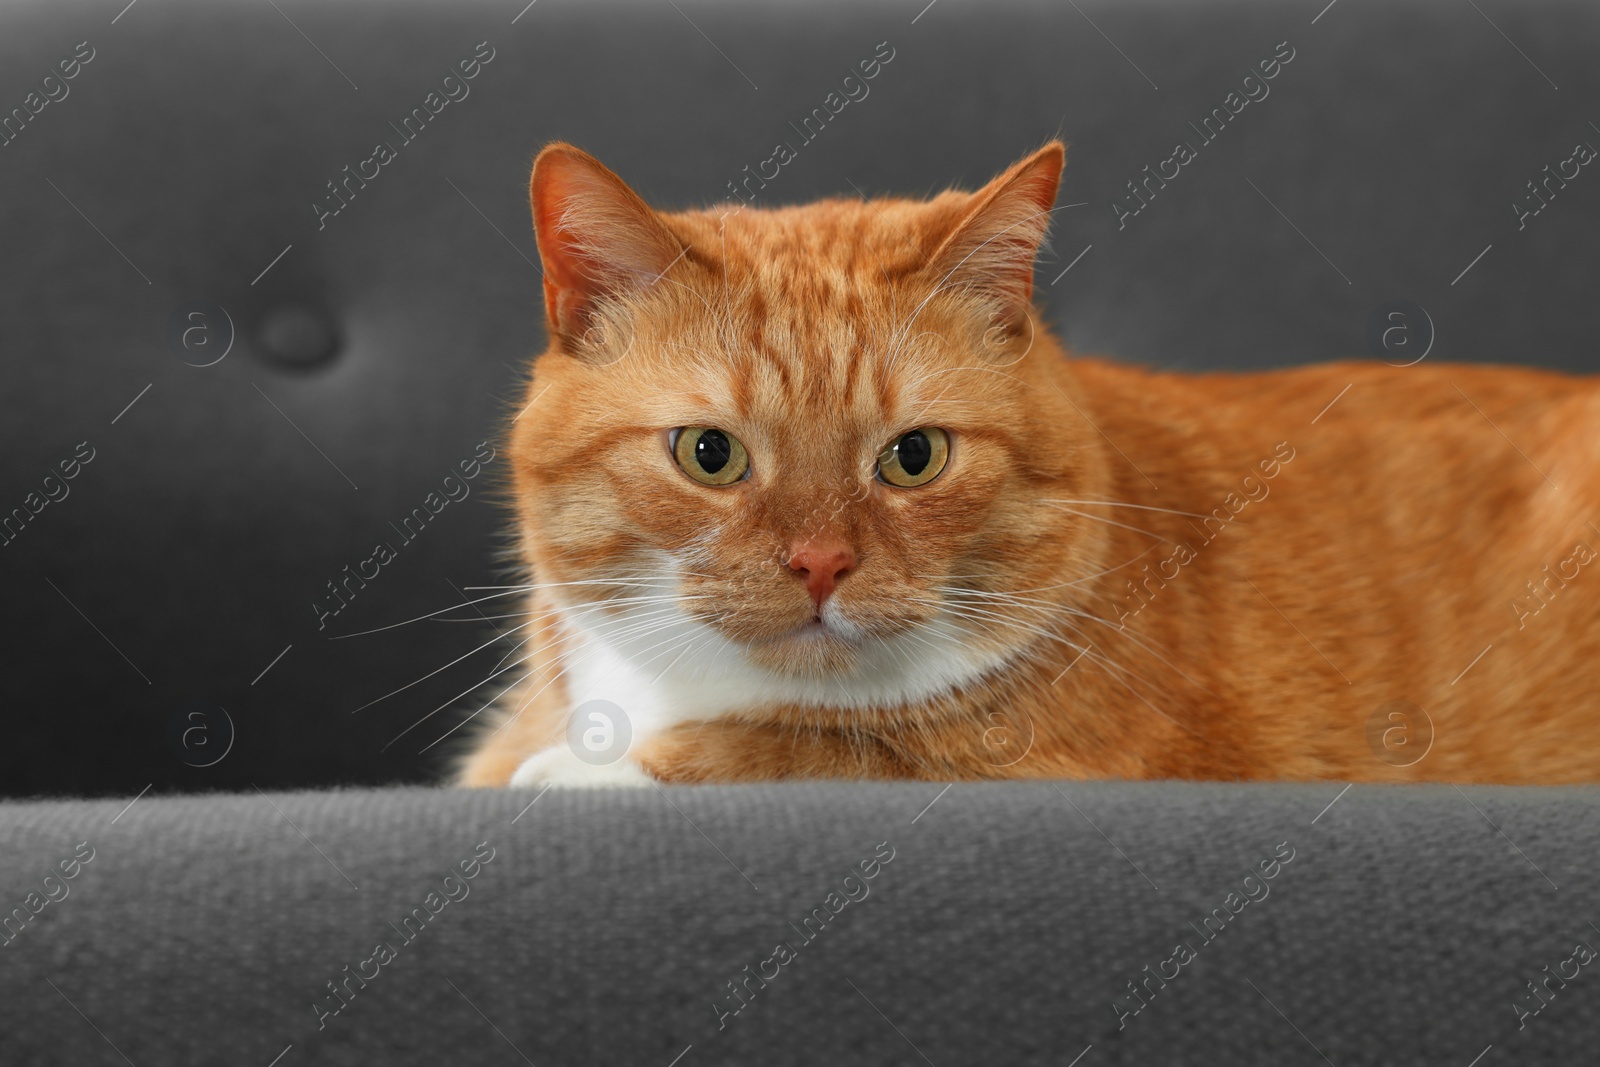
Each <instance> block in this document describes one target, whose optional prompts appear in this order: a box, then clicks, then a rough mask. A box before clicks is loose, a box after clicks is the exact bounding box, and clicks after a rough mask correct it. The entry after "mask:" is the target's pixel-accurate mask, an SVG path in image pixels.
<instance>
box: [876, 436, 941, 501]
mask: <svg viewBox="0 0 1600 1067" xmlns="http://www.w3.org/2000/svg"><path fill="white" fill-rule="evenodd" d="M949 460H950V435H949V434H947V433H945V432H944V431H943V430H941V429H939V428H938V427H936V426H922V427H919V428H918V429H915V430H912V431H911V432H909V433H903V434H901V435H900V436H899V437H897V438H895V439H894V440H893V441H890V442H889V444H888V445H886V446H885V447H884V449H883V451H882V452H880V453H878V477H880V478H882V479H883V480H884V481H886V482H888V483H889V484H890V485H898V486H899V487H900V488H902V489H915V488H916V487H917V486H919V485H927V484H928V483H929V482H931V481H933V480H934V479H935V478H937V477H938V476H939V472H940V471H942V470H944V465H945V464H946V463H947V462H949Z"/></svg>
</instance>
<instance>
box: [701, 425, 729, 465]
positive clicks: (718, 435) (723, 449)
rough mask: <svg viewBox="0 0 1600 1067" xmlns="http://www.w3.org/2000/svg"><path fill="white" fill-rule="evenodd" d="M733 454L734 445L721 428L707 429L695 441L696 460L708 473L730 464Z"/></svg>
mask: <svg viewBox="0 0 1600 1067" xmlns="http://www.w3.org/2000/svg"><path fill="white" fill-rule="evenodd" d="M732 456H733V445H731V444H730V443H729V442H728V435H727V434H725V433H723V432H722V431H721V430H706V431H704V432H702V433H701V434H700V438H699V440H697V441H695V443H694V460H695V462H696V463H698V464H700V469H701V470H703V471H705V472H706V473H707V474H715V473H717V472H718V471H720V470H721V469H722V468H723V467H726V466H727V465H728V460H729V459H730V458H732Z"/></svg>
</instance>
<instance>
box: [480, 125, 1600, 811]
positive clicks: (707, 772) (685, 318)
mask: <svg viewBox="0 0 1600 1067" xmlns="http://www.w3.org/2000/svg"><path fill="white" fill-rule="evenodd" d="M1064 153H1065V148H1064V147H1063V145H1062V144H1061V143H1059V142H1054V143H1051V144H1048V145H1046V146H1045V147H1044V148H1042V149H1040V150H1039V151H1037V152H1035V153H1034V154H1032V155H1031V156H1029V157H1027V158H1026V159H1024V160H1022V161H1021V162H1019V163H1017V164H1016V165H1014V166H1013V167H1011V168H1010V169H1009V170H1007V171H1006V172H1005V173H1003V174H1001V175H1000V176H999V177H997V178H996V179H995V180H994V181H992V182H990V183H989V184H988V185H987V186H985V187H984V188H983V189H981V190H979V191H977V192H975V193H965V192H946V193H943V194H941V195H939V196H936V197H934V198H933V199H931V200H927V201H919V200H898V199H882V200H875V201H870V202H869V201H866V200H863V199H851V198H845V199H838V200H826V201H822V202H819V203H815V204H808V205H804V206H800V207H787V208H781V209H767V210H742V209H741V210H737V211H734V212H731V213H729V212H719V211H716V210H701V211H685V212H678V213H665V212H657V211H654V210H652V209H651V208H650V207H649V206H647V205H646V204H645V202H644V201H643V200H641V199H640V198H639V197H638V196H637V195H636V194H635V193H634V192H633V191H632V190H631V189H629V187H628V186H627V185H626V184H624V183H623V181H622V180H621V179H620V178H618V177H617V176H616V175H615V174H613V173H612V172H611V171H609V170H607V169H606V168H605V167H604V166H602V165H601V164H600V163H599V162H598V161H596V160H595V159H594V158H592V157H591V156H589V155H586V154H585V153H583V152H581V151H579V150H578V149H576V148H574V147H572V146H570V145H566V144H552V145H550V146H549V147H547V148H546V149H545V150H544V151H543V152H542V153H541V154H540V155H539V157H538V160H537V161H536V163H535V165H534V169H533V177H532V182H531V192H532V201H533V217H534V225H535V229H536V232H537V236H538V243H539V251H540V255H541V258H542V260H543V265H544V279H545V280H544V292H545V303H546V310H547V313H548V322H549V333H550V338H551V340H550V348H549V351H548V352H546V353H545V354H544V355H543V356H541V357H540V358H539V359H538V361H537V363H536V364H535V367H534V375H533V379H532V381H531V382H530V383H529V386H528V392H527V404H526V407H525V408H524V409H523V410H522V412H521V414H520V415H519V416H518V417H517V418H516V420H515V421H514V422H513V423H512V425H511V428H510V439H509V443H508V449H507V451H508V453H509V456H510V465H511V467H512V477H513V479H514V490H515V497H514V499H515V503H516V521H517V523H518V528H519V531H520V550H521V555H522V558H523V560H524V562H525V563H526V565H527V569H528V571H529V573H530V576H531V578H532V579H534V581H533V582H532V583H531V584H528V585H526V586H523V587H517V588H516V589H513V590H510V591H509V593H508V594H507V595H515V596H519V597H525V598H526V602H525V607H526V611H525V612H522V613H519V618H522V619H524V620H525V624H524V628H523V629H522V630H521V632H520V633H519V634H518V635H517V636H518V637H519V638H521V639H523V640H524V643H523V644H522V645H521V646H519V648H518V650H517V651H516V653H515V656H514V657H513V658H514V659H515V667H514V671H513V672H512V673H513V674H514V675H515V676H516V680H515V681H514V682H513V684H512V685H511V686H510V687H509V688H508V690H507V691H506V692H505V693H504V694H503V695H502V696H501V698H500V699H499V700H498V701H497V702H496V704H495V705H494V706H493V710H492V711H491V713H490V715H489V716H486V718H490V719H491V721H489V722H487V723H486V724H485V726H484V728H483V730H482V732H481V733H480V735H479V736H478V737H477V739H476V741H475V742H474V744H473V748H472V750H471V751H470V752H468V753H467V754H466V755H465V758H464V759H463V760H462V762H461V763H460V766H459V768H458V772H457V781H458V782H459V783H460V784H464V785H469V786H503V785H507V784H511V785H517V786H524V785H542V784H562V785H608V784H609V785H626V784H632V785H645V784H648V783H649V782H651V781H652V780H659V781H666V782H734V781H752V780H764V779H778V778H822V777H833V778H917V779H929V780H940V781H944V780H951V779H976V778H1045V777H1054V778H1168V777H1172V778H1207V779H1301V780H1304V779H1330V778H1331V779H1343V780H1350V781H1385V780H1387V781H1400V780H1438V781H1452V782H1504V783H1510V782H1528V783H1555V782H1593V781H1597V780H1600V666H1597V663H1600V573H1596V572H1597V571H1600V567H1596V566H1594V562H1595V555H1596V554H1595V551H1594V550H1593V548H1591V547H1590V546H1591V545H1594V544H1600V529H1597V528H1596V526H1595V525H1594V521H1596V520H1597V519H1600V390H1597V388H1596V385H1595V381H1594V380H1593V379H1589V378H1577V377H1572V376H1567V375H1562V374H1557V373H1551V372H1547V371H1540V370H1530V369H1518V368H1506V367H1478V366H1459V365H1458V366H1441V365H1436V364H1423V365H1416V366H1410V367H1405V368H1394V367H1389V366H1385V365H1382V364H1376V363H1366V362H1349V363H1336V364H1331V365H1323V366H1314V367H1303V368H1297V369H1292V370H1283V371H1275V372H1271V373H1262V374H1220V373H1219V374H1176V373H1158V372H1154V371H1150V370H1145V369H1141V368H1138V367H1133V366H1128V365H1124V364H1119V363H1114V362H1106V361H1102V360H1095V359H1084V358H1078V357H1076V356H1074V357H1069V356H1068V355H1067V353H1066V352H1065V351H1064V350H1063V348H1062V346H1061V345H1060V344H1059V343H1058V342H1057V341H1056V340H1055V339H1054V338H1053V337H1051V335H1050V334H1049V332H1048V331H1047V330H1046V329H1045V327H1044V325H1043V322H1042V319H1041V316H1040V314H1039V312H1038V311H1037V310H1036V309H1035V308H1034V307H1032V305H1031V297H1032V278H1033V269H1034V258H1035V255H1036V253H1037V252H1038V250H1039V247H1040V244H1041V242H1042V240H1043V239H1044V236H1045V231H1046V228H1047V224H1048V222H1049V219H1050V214H1049V213H1050V209H1051V206H1052V204H1053V203H1054V200H1055V197H1056V188H1057V184H1058V182H1059V179H1060V175H1061V169H1062V164H1063V160H1064Z"/></svg>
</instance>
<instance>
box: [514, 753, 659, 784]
mask: <svg viewBox="0 0 1600 1067" xmlns="http://www.w3.org/2000/svg"><path fill="white" fill-rule="evenodd" d="M652 780H653V779H651V777H650V775H648V774H647V773H645V769H644V768H643V767H641V766H640V765H639V764H637V763H635V762H634V761H633V760H631V759H627V758H623V759H619V760H615V761H613V762H611V763H589V762H587V761H585V760H583V759H580V758H579V757H578V755H577V753H575V752H573V751H572V749H570V748H568V747H567V746H566V745H554V746H552V747H550V748H547V749H545V750H544V751H542V752H535V753H534V754H533V755H531V756H529V757H528V758H527V759H525V760H523V761H522V766H520V767H518V768H517V769H516V773H514V774H512V776H511V787H512V788H513V789H527V788H543V787H545V786H557V787H560V788H563V789H616V788H625V787H631V788H634V789H638V788H642V787H644V786H647V785H649V784H650V783H651V782H652Z"/></svg>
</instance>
